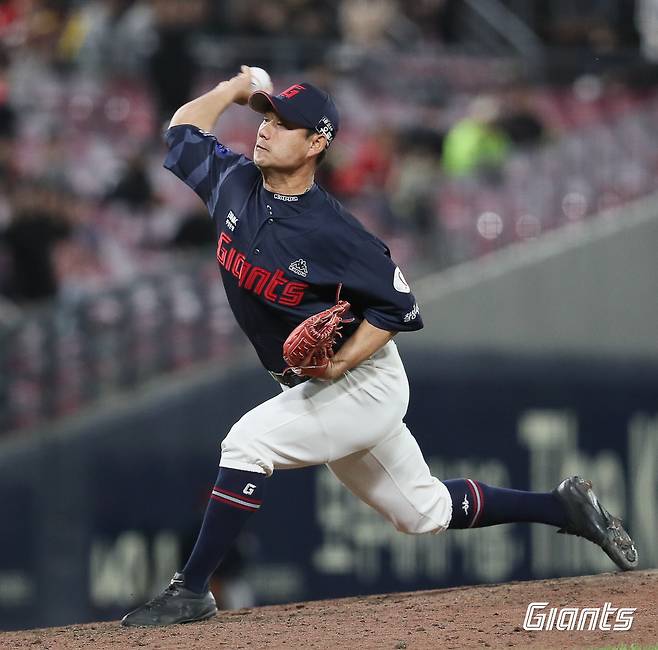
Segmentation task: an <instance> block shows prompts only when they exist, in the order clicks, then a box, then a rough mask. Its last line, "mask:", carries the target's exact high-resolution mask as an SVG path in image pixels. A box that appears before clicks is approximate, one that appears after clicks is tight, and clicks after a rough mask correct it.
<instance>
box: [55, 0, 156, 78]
mask: <svg viewBox="0 0 658 650" xmlns="http://www.w3.org/2000/svg"><path fill="white" fill-rule="evenodd" d="M154 48H155V33H154V29H153V12H152V9H151V6H150V3H148V2H145V1H142V0H92V2H86V3H83V4H82V5H81V6H80V7H79V8H78V9H77V10H76V11H74V12H72V13H71V14H70V16H69V17H68V21H67V23H66V25H65V27H64V29H63V32H62V37H61V41H60V51H61V52H62V53H63V54H65V55H67V56H69V57H70V58H72V59H74V60H75V61H76V62H77V64H78V66H79V67H80V69H82V70H83V71H85V72H87V73H89V74H90V75H91V76H93V77H95V78H97V77H98V76H101V75H103V76H118V77H131V76H134V75H136V74H138V73H140V72H143V70H144V64H145V62H146V60H147V58H148V56H149V55H150V54H151V53H152V52H153V50H154Z"/></svg>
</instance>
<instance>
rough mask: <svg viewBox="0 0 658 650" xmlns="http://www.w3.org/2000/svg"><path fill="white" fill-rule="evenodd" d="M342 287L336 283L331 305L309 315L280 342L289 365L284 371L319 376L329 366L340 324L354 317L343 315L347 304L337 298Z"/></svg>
mask: <svg viewBox="0 0 658 650" xmlns="http://www.w3.org/2000/svg"><path fill="white" fill-rule="evenodd" d="M341 286H342V285H340V284H339V285H338V291H337V293H336V301H337V302H336V304H335V305H334V306H333V307H329V308H328V309H324V310H323V311H321V312H319V313H318V314H314V315H313V316H309V317H308V318H307V319H306V320H304V321H302V322H301V323H300V324H299V325H297V327H295V329H294V330H293V331H292V332H290V334H289V335H288V338H287V339H286V341H285V343H284V344H283V359H284V361H285V362H286V363H287V364H288V368H286V370H285V371H284V372H287V371H291V372H294V373H295V374H296V375H321V374H322V371H323V370H324V369H325V368H326V367H327V366H328V365H329V359H331V357H333V356H334V349H333V346H334V343H335V342H336V339H337V338H339V337H340V336H341V333H340V330H341V327H342V324H343V323H349V322H351V321H352V320H353V319H351V318H349V319H346V318H343V316H344V314H345V313H346V312H347V310H348V309H349V308H350V303H349V302H347V301H346V300H339V296H340V289H341Z"/></svg>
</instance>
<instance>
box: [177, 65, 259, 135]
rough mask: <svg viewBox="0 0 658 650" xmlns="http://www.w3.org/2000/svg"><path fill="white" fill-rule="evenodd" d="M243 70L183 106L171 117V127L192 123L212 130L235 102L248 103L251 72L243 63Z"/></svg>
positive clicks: (204, 129) (203, 128)
mask: <svg viewBox="0 0 658 650" xmlns="http://www.w3.org/2000/svg"><path fill="white" fill-rule="evenodd" d="M240 70H241V72H240V73H239V74H237V75H236V76H235V77H232V78H231V79H229V80H227V81H222V82H221V83H220V84H218V85H217V86H215V87H214V88H213V89H212V90H210V91H209V92H207V93H206V94H205V95H201V97H197V98H196V99H193V100H192V101H191V102H188V103H187V104H184V105H183V106H181V107H180V108H179V109H178V110H177V111H176V112H175V113H174V116H173V117H172V118H171V122H170V124H169V126H170V127H172V126H178V125H179V124H192V125H194V126H196V127H198V128H200V129H201V130H203V131H212V130H213V129H214V128H215V124H216V123H217V120H218V119H219V116H220V115H221V114H222V113H223V112H224V111H225V110H226V109H227V108H228V107H229V106H230V105H231V104H232V103H233V102H235V103H237V104H246V103H247V100H248V99H249V95H250V94H251V90H252V88H251V72H250V70H249V67H248V66H246V65H243V66H242V67H241V68H240Z"/></svg>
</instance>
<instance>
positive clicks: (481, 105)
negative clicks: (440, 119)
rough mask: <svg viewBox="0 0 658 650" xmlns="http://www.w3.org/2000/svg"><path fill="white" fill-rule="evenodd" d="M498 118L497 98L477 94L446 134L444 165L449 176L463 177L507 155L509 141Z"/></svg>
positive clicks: (493, 163)
mask: <svg viewBox="0 0 658 650" xmlns="http://www.w3.org/2000/svg"><path fill="white" fill-rule="evenodd" d="M499 117H500V107H499V104H498V101H497V100H496V99H495V98H493V97H490V96H481V97H477V98H476V99H474V100H473V102H472V103H471V105H470V107H469V110H468V115H467V116H466V117H465V118H464V119H462V120H459V121H458V122H457V123H456V124H455V125H454V126H453V127H452V128H450V129H449V131H448V133H447V134H446V138H445V142H444V145H443V168H444V170H445V171H446V172H447V173H448V174H449V175H451V176H465V175H468V174H471V173H473V172H474V171H476V170H478V169H483V168H495V167H498V166H499V165H500V164H501V163H502V162H503V161H504V160H505V158H506V157H507V154H508V152H509V148H510V141H509V139H508V137H507V136H506V135H505V133H503V132H502V131H501V130H500V129H499V128H498V127H497V125H496V120H498V119H499Z"/></svg>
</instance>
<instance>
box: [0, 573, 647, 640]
mask: <svg viewBox="0 0 658 650" xmlns="http://www.w3.org/2000/svg"><path fill="white" fill-rule="evenodd" d="M536 601H542V602H548V603H549V606H548V607H602V606H603V605H604V603H606V602H609V603H612V607H635V608H636V611H635V613H634V620H633V624H632V627H631V629H630V631H628V632H618V631H617V632H613V631H608V632H606V631H601V630H599V629H597V630H594V631H584V632H567V631H556V630H553V631H549V632H546V631H542V632H527V631H525V630H524V629H523V627H522V626H523V618H524V615H525V612H526V608H527V606H528V603H530V602H536ZM657 644H658V570H655V569H654V570H650V571H635V572H632V573H614V574H612V573H605V574H600V575H595V576H583V577H577V578H561V579H555V580H540V581H533V582H514V583H506V584H500V585H487V586H476V587H458V588H452V589H439V590H435V591H422V592H413V593H398V594H383V595H377V596H363V597H355V598H342V599H340V600H324V601H313V602H306V603H292V604H289V605H275V606H271V607H258V608H254V609H245V610H237V611H226V612H220V613H219V614H218V615H217V616H216V617H215V618H214V619H212V620H210V621H205V622H203V623H192V624H187V625H177V626H174V627H170V628H122V627H121V626H120V625H119V624H118V623H116V622H114V623H113V622H110V623H91V624H87V625H72V626H69V627H59V628H47V629H39V630H29V631H22V632H3V633H0V648H2V649H3V650H4V649H5V648H7V649H11V650H13V649H14V648H31V649H35V648H38V649H39V650H42V649H43V650H46V649H47V650H59V649H60V648H62V649H69V648H70V649H72V650H77V649H79V648H88V649H90V650H91V649H92V648H93V649H94V650H104V649H105V648H122V649H123V648H157V649H159V650H170V649H174V648H176V649H179V648H180V649H181V650H196V649H203V650H209V649H212V648H236V649H237V648H245V649H247V648H333V649H336V648H347V649H351V648H359V650H365V649H367V648H378V649H379V648H390V649H391V650H393V649H395V648H407V649H408V650H421V649H429V648H432V649H435V648H441V649H442V648H478V647H481V648H546V649H548V648H611V647H618V646H621V647H624V646H626V647H628V648H631V647H633V645H635V647H641V648H646V647H651V646H654V647H658V646H657Z"/></svg>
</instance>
